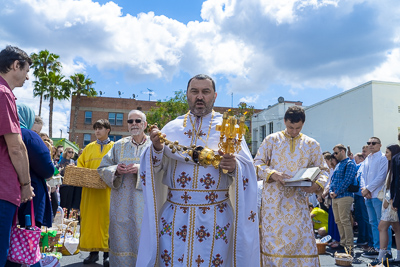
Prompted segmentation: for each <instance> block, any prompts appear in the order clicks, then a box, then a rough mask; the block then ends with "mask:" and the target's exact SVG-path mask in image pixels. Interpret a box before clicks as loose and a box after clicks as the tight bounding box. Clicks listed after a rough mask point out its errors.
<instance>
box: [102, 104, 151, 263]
mask: <svg viewBox="0 0 400 267" xmlns="http://www.w3.org/2000/svg"><path fill="white" fill-rule="evenodd" d="M146 127H147V122H146V115H145V114H144V113H143V112H141V111H139V110H132V111H131V112H129V114H128V129H129V132H130V134H131V136H129V137H125V138H123V139H121V140H119V141H118V142H116V143H115V144H114V147H113V148H112V149H111V150H110V151H109V152H108V153H107V154H106V155H105V156H104V158H103V160H102V162H101V164H100V167H99V168H98V169H97V170H98V172H99V174H100V176H101V178H102V179H103V180H104V182H105V183H106V184H107V185H108V186H109V187H111V203H110V228H109V233H110V266H121V267H128V266H136V259H137V253H138V246H139V236H140V231H141V225H142V217H143V207H144V201H143V193H142V187H141V183H140V179H139V177H138V174H139V170H140V165H139V162H140V154H141V153H142V151H143V150H144V149H145V148H146V147H147V146H149V145H150V144H151V141H150V138H148V136H146V135H145V134H144V129H146Z"/></svg>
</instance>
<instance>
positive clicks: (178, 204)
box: [167, 197, 229, 207]
mask: <svg viewBox="0 0 400 267" xmlns="http://www.w3.org/2000/svg"><path fill="white" fill-rule="evenodd" d="M228 199H229V197H227V198H225V199H223V200H221V201H218V202H214V203H209V204H180V203H176V202H173V201H171V200H168V199H167V201H168V202H169V203H172V204H174V205H177V206H183V207H206V206H213V205H217V204H221V203H223V202H225V201H227V200H228Z"/></svg>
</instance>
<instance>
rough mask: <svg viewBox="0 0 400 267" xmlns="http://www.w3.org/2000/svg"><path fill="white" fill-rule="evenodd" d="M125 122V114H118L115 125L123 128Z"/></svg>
mask: <svg viewBox="0 0 400 267" xmlns="http://www.w3.org/2000/svg"><path fill="white" fill-rule="evenodd" d="M123 120H124V114H122V113H117V116H116V121H115V125H117V126H122V121H123Z"/></svg>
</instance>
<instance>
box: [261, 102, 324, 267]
mask: <svg viewBox="0 0 400 267" xmlns="http://www.w3.org/2000/svg"><path fill="white" fill-rule="evenodd" d="M284 120H285V125H286V129H285V130H284V131H281V132H277V133H273V134H271V135H268V136H267V137H266V138H265V139H264V141H263V143H262V144H261V146H260V148H259V150H258V153H257V155H256V157H255V159H254V164H255V167H256V171H257V177H258V179H260V180H263V181H264V182H263V184H264V185H263V192H262V204H261V205H262V208H261V219H260V221H261V258H262V260H261V263H262V266H264V267H274V266H276V267H282V266H285V267H301V266H304V267H314V266H320V262H319V257H318V253H317V247H316V242H315V238H314V232H313V225H312V221H311V218H310V213H309V210H308V193H319V192H321V193H322V189H323V188H324V185H325V183H326V181H327V171H328V166H326V163H325V161H324V158H323V156H322V151H321V148H320V146H319V143H318V142H317V141H315V140H314V139H312V138H310V137H308V136H306V135H304V134H302V133H300V131H301V129H302V126H303V124H304V121H305V113H304V110H303V109H302V108H301V107H298V106H292V107H289V109H288V110H287V112H286V114H285V118H284ZM309 167H319V168H320V169H321V170H322V171H321V173H320V174H319V176H317V179H316V181H315V182H313V185H312V186H309V187H294V186H284V183H285V179H288V178H290V177H293V176H294V175H295V174H296V172H297V171H298V170H299V169H301V168H309Z"/></svg>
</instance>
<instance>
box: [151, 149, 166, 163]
mask: <svg viewBox="0 0 400 267" xmlns="http://www.w3.org/2000/svg"><path fill="white" fill-rule="evenodd" d="M151 149H152V152H153V153H151V159H152V161H153V166H154V167H157V166H160V164H161V161H162V158H163V156H164V148H163V149H162V150H161V151H156V150H155V149H154V146H152V148H151Z"/></svg>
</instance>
